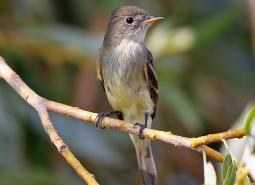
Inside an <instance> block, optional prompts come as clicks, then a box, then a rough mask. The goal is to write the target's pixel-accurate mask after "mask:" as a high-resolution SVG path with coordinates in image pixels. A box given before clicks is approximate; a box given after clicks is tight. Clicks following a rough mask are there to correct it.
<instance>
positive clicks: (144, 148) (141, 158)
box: [130, 135, 157, 185]
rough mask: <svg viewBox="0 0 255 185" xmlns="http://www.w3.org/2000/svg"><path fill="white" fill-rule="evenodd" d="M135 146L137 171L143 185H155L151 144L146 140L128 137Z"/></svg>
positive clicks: (155, 177) (154, 168) (155, 178)
mask: <svg viewBox="0 0 255 185" xmlns="http://www.w3.org/2000/svg"><path fill="white" fill-rule="evenodd" d="M130 137H131V140H132V141H133V144H134V146H135V151H136V157H137V162H138V166H139V171H140V173H141V175H142V180H143V185H156V182H157V172H156V167H155V164H154V160H153V155H152V150H151V143H150V141H149V140H147V139H143V140H141V139H140V138H139V137H137V136H134V135H130Z"/></svg>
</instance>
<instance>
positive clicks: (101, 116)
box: [96, 111, 122, 129]
mask: <svg viewBox="0 0 255 185" xmlns="http://www.w3.org/2000/svg"><path fill="white" fill-rule="evenodd" d="M114 115H116V116H117V117H118V118H119V119H122V113H121V112H120V111H112V112H101V113H99V114H98V115H97V117H96V120H97V122H96V127H97V128H98V127H100V128H101V129H105V127H103V126H102V121H103V119H104V118H105V117H110V116H114Z"/></svg>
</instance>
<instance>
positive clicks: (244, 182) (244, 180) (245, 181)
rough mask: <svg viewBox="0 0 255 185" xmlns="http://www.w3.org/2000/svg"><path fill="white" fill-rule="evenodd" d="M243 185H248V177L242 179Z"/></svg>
mask: <svg viewBox="0 0 255 185" xmlns="http://www.w3.org/2000/svg"><path fill="white" fill-rule="evenodd" d="M243 184H244V185H250V184H251V182H250V178H249V177H248V175H245V177H244V178H243Z"/></svg>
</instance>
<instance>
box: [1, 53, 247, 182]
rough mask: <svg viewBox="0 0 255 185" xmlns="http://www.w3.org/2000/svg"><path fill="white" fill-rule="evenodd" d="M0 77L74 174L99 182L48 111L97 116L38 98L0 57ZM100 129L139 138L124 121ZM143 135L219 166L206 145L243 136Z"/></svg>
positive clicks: (216, 156) (110, 121) (238, 133)
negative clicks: (201, 154)
mask: <svg viewBox="0 0 255 185" xmlns="http://www.w3.org/2000/svg"><path fill="white" fill-rule="evenodd" d="M0 77H1V78H3V79H4V80H5V81H6V82H7V83H8V84H9V85H10V86H11V87H12V88H13V89H14V90H15V91H16V92H17V93H18V94H19V95H20V96H21V97H22V98H23V99H24V100H25V101H26V102H27V103H29V104H30V105H31V106H32V107H34V109H36V110H37V112H38V113H39V116H40V118H41V122H42V124H43V126H44V129H45V131H46V133H47V134H48V135H49V137H50V139H51V141H52V142H53V143H54V145H55V146H56V147H57V149H58V151H59V152H60V153H61V155H63V157H64V158H65V160H66V161H67V162H68V163H69V165H70V166H72V168H73V169H74V170H75V172H76V173H77V174H78V175H79V176H80V177H81V178H82V179H83V180H84V181H85V182H87V183H88V184H89V185H97V184H98V182H97V181H96V180H95V177H94V175H93V174H91V173H89V172H88V171H87V170H86V169H85V168H84V167H83V166H82V164H81V163H80V162H79V161H78V160H77V159H76V158H75V156H74V155H73V153H72V152H71V151H70V149H69V148H68V146H67V145H66V144H65V143H64V141H63V140H62V139H61V137H60V136H59V135H58V133H57V131H56V130H55V128H54V127H53V125H52V123H51V120H50V117H49V114H48V111H51V112H56V113H59V114H63V115H66V116H70V117H73V118H76V119H79V120H81V121H84V122H89V123H93V124H95V123H96V121H97V120H96V117H97V115H98V114H97V113H93V112H89V111H85V110H82V109H79V108H78V107H72V106H68V105H64V104H61V103H57V102H54V101H50V100H47V99H44V98H42V97H40V96H39V95H37V94H36V93H35V92H34V91H33V90H32V89H30V88H29V87H28V86H27V85H26V84H25V83H24V82H23V81H22V79H21V78H20V77H19V76H18V75H17V74H16V73H15V72H14V71H13V70H12V69H11V68H10V67H9V66H8V65H7V64H6V63H5V61H4V59H3V58H1V57H0ZM102 126H103V127H105V128H115V129H118V130H121V131H124V132H128V133H130V134H134V135H139V128H138V129H137V128H134V125H133V124H132V123H128V122H126V121H121V120H117V119H113V118H108V117H107V118H105V119H103V122H102ZM143 134H144V137H145V138H147V139H150V140H158V141H163V142H166V143H169V144H172V145H175V146H181V147H186V148H190V149H192V150H195V151H198V152H202V150H204V151H205V154H206V155H207V156H209V157H211V158H213V159H215V160H217V161H219V162H223V161H224V155H223V154H221V153H219V152H217V151H215V150H213V149H212V148H209V147H208V146H206V145H207V144H210V143H215V142H221V140H222V139H232V138H241V137H243V136H245V135H246V133H245V131H244V129H239V130H229V131H226V132H222V133H216V134H209V135H206V136H201V137H198V138H187V137H182V136H178V135H174V134H173V133H171V132H169V131H159V130H154V129H149V128H146V129H144V131H143Z"/></svg>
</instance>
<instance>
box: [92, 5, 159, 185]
mask: <svg viewBox="0 0 255 185" xmlns="http://www.w3.org/2000/svg"><path fill="white" fill-rule="evenodd" d="M162 19H164V18H163V17H155V16H151V15H149V14H148V13H147V12H146V11H145V10H143V9H142V8H139V7H137V6H121V7H119V8H117V9H115V10H114V11H113V12H112V14H111V18H110V20H109V23H108V26H107V30H106V33H105V36H104V40H103V44H102V47H101V48H100V49H99V54H98V59H97V62H96V66H97V67H96V68H97V78H98V79H99V80H100V81H101V84H102V86H103V89H104V90H105V92H106V96H107V98H108V101H109V103H110V105H111V106H112V108H113V111H111V112H102V113H100V114H98V117H97V126H98V125H100V123H101V122H102V120H103V119H104V118H105V117H107V116H114V115H116V116H117V117H118V118H119V119H121V120H124V121H128V122H132V123H134V127H136V126H140V134H139V136H134V135H131V134H130V138H131V140H132V142H133V144H134V147H135V151H136V157H137V161H138V167H139V171H140V173H141V177H142V182H143V185H155V184H156V182H157V172H156V167H155V163H154V160H153V155H152V149H151V143H150V141H149V140H148V139H145V138H144V137H143V130H144V128H151V124H152V120H153V119H154V117H155V114H156V109H157V102H158V80H157V76H156V73H155V71H154V68H153V57H152V54H151V52H150V51H149V50H148V49H147V47H146V45H145V37H146V34H147V31H148V30H149V28H150V27H151V25H152V24H154V23H156V22H159V21H161V20H162Z"/></svg>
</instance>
